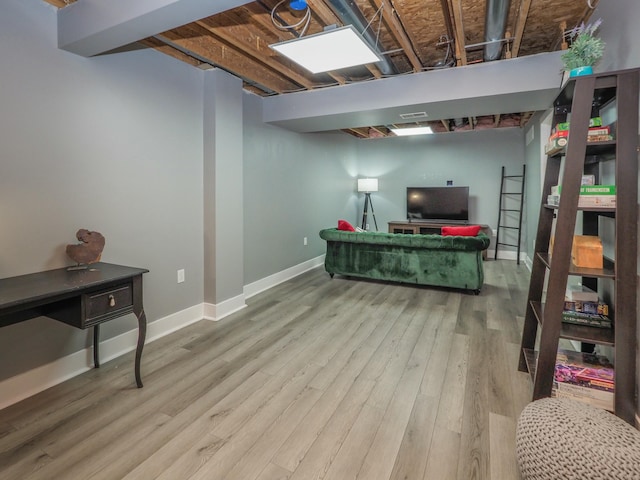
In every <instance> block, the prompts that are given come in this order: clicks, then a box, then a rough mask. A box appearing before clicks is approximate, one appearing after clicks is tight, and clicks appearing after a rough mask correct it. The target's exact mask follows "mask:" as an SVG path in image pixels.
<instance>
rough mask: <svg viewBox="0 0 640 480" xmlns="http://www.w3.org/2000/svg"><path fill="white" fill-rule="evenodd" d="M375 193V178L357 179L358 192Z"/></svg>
mask: <svg viewBox="0 0 640 480" xmlns="http://www.w3.org/2000/svg"><path fill="white" fill-rule="evenodd" d="M377 191H378V179H377V178H359V179H358V192H377Z"/></svg>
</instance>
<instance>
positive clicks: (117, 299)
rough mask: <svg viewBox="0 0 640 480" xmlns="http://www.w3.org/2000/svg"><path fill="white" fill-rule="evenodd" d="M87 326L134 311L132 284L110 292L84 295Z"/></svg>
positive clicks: (119, 286) (111, 289)
mask: <svg viewBox="0 0 640 480" xmlns="http://www.w3.org/2000/svg"><path fill="white" fill-rule="evenodd" d="M84 297H85V298H84V308H85V325H86V324H90V323H98V322H100V321H102V320H107V319H109V318H111V317H113V316H114V315H121V314H122V311H123V310H132V309H133V288H132V285H131V284H130V283H127V284H126V285H118V286H117V287H114V288H110V289H109V290H102V291H100V292H95V293H88V294H85V295H84Z"/></svg>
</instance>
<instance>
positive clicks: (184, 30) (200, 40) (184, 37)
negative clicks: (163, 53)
mask: <svg viewBox="0 0 640 480" xmlns="http://www.w3.org/2000/svg"><path fill="white" fill-rule="evenodd" d="M155 38H158V39H159V40H161V41H165V42H166V43H167V44H169V45H172V46H173V45H175V46H176V47H178V49H184V50H186V51H187V52H192V53H193V54H194V57H196V58H198V59H204V60H205V61H207V62H208V63H210V64H211V65H214V66H216V67H220V68H222V69H224V70H227V71H229V72H231V73H233V74H234V75H236V76H238V77H240V78H242V79H250V80H253V81H255V82H254V83H256V84H258V85H262V86H264V87H265V88H266V89H267V90H270V91H272V92H275V93H286V92H289V91H294V90H297V89H299V87H298V86H297V84H295V83H293V82H291V81H290V80H289V79H288V78H284V77H282V76H281V75H278V74H277V73H276V72H274V71H273V70H272V69H270V68H268V67H266V66H265V65H263V64H262V63H259V62H254V61H251V60H250V59H248V58H247V57H245V56H243V55H242V54H241V53H240V52H238V51H237V50H236V49H234V48H230V47H229V46H228V45H226V44H225V43H221V42H219V41H216V40H215V39H214V38H213V37H212V36H211V34H210V33H209V32H208V31H207V30H204V29H202V27H198V26H195V25H194V24H190V25H185V26H183V27H179V28H177V29H173V30H170V31H168V32H164V33H162V34H161V35H158V36H156V37H155Z"/></svg>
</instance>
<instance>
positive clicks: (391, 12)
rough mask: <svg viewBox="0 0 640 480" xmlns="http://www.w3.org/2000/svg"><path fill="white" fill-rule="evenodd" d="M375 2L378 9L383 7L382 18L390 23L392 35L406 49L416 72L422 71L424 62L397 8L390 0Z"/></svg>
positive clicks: (376, 0)
mask: <svg viewBox="0 0 640 480" xmlns="http://www.w3.org/2000/svg"><path fill="white" fill-rule="evenodd" d="M373 3H374V5H375V6H376V8H377V9H380V7H382V18H384V20H385V23H386V24H387V25H388V27H389V31H390V33H391V35H392V36H393V37H394V38H395V40H396V42H397V43H398V44H399V45H400V47H401V48H402V50H403V51H404V54H405V55H406V56H407V58H408V59H409V63H411V67H412V68H413V71H414V73H418V72H421V71H422V69H423V65H422V62H421V61H420V59H419V58H418V55H416V52H415V49H414V48H413V44H412V42H411V39H410V38H409V36H408V35H407V32H406V31H405V29H404V25H403V23H404V22H402V21H401V19H400V18H399V15H398V12H397V11H396V9H395V8H394V7H393V5H391V3H389V1H388V0H373Z"/></svg>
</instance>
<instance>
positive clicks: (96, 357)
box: [93, 323, 100, 368]
mask: <svg viewBox="0 0 640 480" xmlns="http://www.w3.org/2000/svg"><path fill="white" fill-rule="evenodd" d="M99 345H100V324H99V323H98V324H96V325H94V326H93V366H94V367H95V368H100V351H99Z"/></svg>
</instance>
